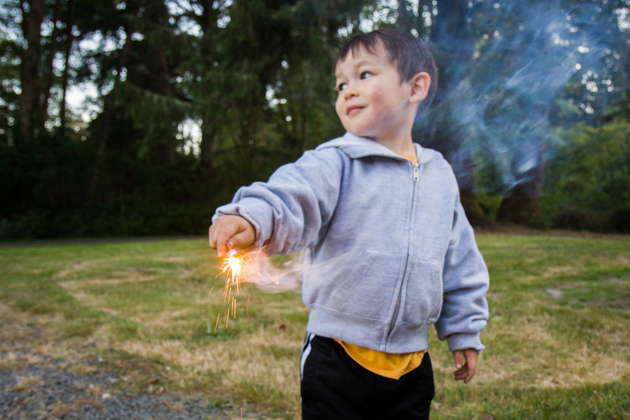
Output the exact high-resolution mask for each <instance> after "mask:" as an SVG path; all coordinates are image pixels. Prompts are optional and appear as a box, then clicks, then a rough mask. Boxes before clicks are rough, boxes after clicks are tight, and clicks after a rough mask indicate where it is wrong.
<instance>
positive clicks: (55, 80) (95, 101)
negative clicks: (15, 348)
mask: <svg viewBox="0 0 630 420" xmlns="http://www.w3.org/2000/svg"><path fill="white" fill-rule="evenodd" d="M55 3H56V2H51V1H48V2H45V7H46V10H45V16H44V22H43V25H42V27H41V28H40V32H41V34H40V35H41V40H40V41H39V42H40V45H39V46H38V47H39V48H35V49H33V50H30V52H33V53H34V54H39V57H37V59H36V60H34V62H36V63H38V69H37V73H38V78H37V80H35V79H34V78H32V77H27V76H26V73H25V72H24V69H23V68H22V64H23V63H22V61H23V58H24V57H25V53H26V49H25V47H26V46H27V44H28V42H27V38H28V37H27V35H28V34H27V33H25V32H24V31H25V30H26V25H23V24H22V22H23V21H24V20H25V19H26V18H27V17H28V16H23V14H24V13H27V10H28V8H21V7H20V5H21V2H18V1H17V0H7V1H5V2H3V3H2V5H1V6H0V12H1V13H0V79H1V80H2V83H0V202H2V206H0V238H2V239H28V238H53V237H88V236H126V235H160V236H161V235H171V234H202V233H204V232H205V231H206V229H207V226H208V224H209V223H210V217H211V215H212V214H213V211H214V208H215V207H216V206H218V205H221V204H224V203H226V202H228V201H230V199H231V197H232V195H233V193H234V192H235V191H236V190H237V189H238V188H239V187H241V186H242V185H246V184H249V183H251V182H254V181H259V180H266V179H267V178H268V177H269V175H270V174H271V173H272V172H273V171H274V170H275V169H276V168H277V167H279V166H280V165H282V164H285V163H287V162H290V161H294V160H295V159H297V158H298V157H299V156H300V155H301V154H302V153H303V152H304V151H305V150H307V149H311V148H313V147H315V146H317V145H318V144H319V143H321V142H322V141H325V140H328V139H331V138H334V137H336V136H337V135H340V134H342V133H343V128H342V127H341V125H340V123H339V120H338V118H337V116H336V113H335V110H334V106H333V103H334V99H335V95H336V93H335V91H334V86H333V84H334V83H333V82H334V74H333V68H332V65H333V59H334V57H335V54H336V52H337V50H338V48H339V47H340V45H341V44H343V43H344V42H345V41H347V40H348V38H349V37H351V36H352V35H354V34H357V33H360V32H361V31H363V30H366V29H368V28H373V29H376V28H379V27H381V28H389V27H401V28H404V29H405V30H410V31H411V32H412V33H414V34H417V35H418V36H422V37H426V38H427V39H430V40H431V41H430V42H431V43H432V44H433V47H435V48H434V50H435V53H436V55H437V58H438V61H440V62H444V65H443V66H442V68H441V69H440V70H441V72H442V73H441V81H440V83H442V87H443V88H447V89H450V88H453V89H455V90H456V93H457V95H460V96H461V97H462V98H463V99H464V100H459V99H456V100H453V98H451V103H450V104H448V101H447V105H448V106H447V107H446V108H448V107H450V110H451V111H448V110H447V111H448V112H446V113H445V114H446V115H442V116H441V117H440V118H442V119H441V120H440V121H442V123H440V124H438V126H436V125H435V124H436V121H437V122H439V121H438V120H439V119H434V118H433V117H430V118H429V119H428V121H424V123H425V125H426V127H425V129H426V130H428V131H429V132H428V133H427V135H426V136H425V135H423V136H419V137H421V138H419V141H422V142H423V144H425V142H427V144H429V145H430V147H435V148H438V149H440V150H442V148H443V150H442V151H446V152H449V153H444V154H445V155H447V158H449V156H448V155H449V154H450V155H455V154H456V153H457V152H458V151H459V150H460V149H461V150H463V151H464V152H466V153H468V152H469V151H470V158H471V159H472V161H473V162H474V168H475V170H474V172H473V176H472V178H474V184H475V190H476V193H477V198H478V201H479V204H480V208H481V209H482V210H483V211H484V212H485V213H486V215H488V216H489V217H490V218H495V217H496V215H497V213H498V210H499V206H500V198H501V196H502V194H503V193H504V191H505V189H506V187H507V183H508V182H509V179H508V178H509V176H507V175H509V173H510V171H511V170H512V169H513V168H512V167H513V166H517V165H515V164H514V163H513V164H511V163H510V161H511V160H514V159H515V157H518V151H514V150H512V149H513V146H514V145H515V144H517V143H519V142H525V141H527V135H524V134H523V133H528V132H529V131H527V130H529V129H530V128H531V127H543V126H545V125H546V122H547V116H548V121H549V123H550V124H551V125H552V126H553V127H557V128H556V129H555V131H554V132H553V136H552V138H551V140H550V143H549V145H548V150H550V151H551V152H552V156H553V157H554V159H553V160H552V161H550V162H549V164H548V167H547V172H546V176H547V178H548V179H547V180H546V184H545V208H546V211H545V214H543V215H542V216H541V217H539V219H536V221H535V223H536V224H537V225H538V226H551V225H554V224H555V225H556V226H564V227H573V228H578V229H592V230H606V231H612V230H615V231H627V230H628V229H629V228H628V225H629V224H630V221H629V219H630V210H629V204H628V199H627V194H628V190H627V185H628V183H627V170H626V169H625V168H626V164H625V161H626V160H627V141H626V142H625V143H624V141H622V140H620V139H621V138H624V139H626V140H627V135H626V134H625V131H624V130H625V128H623V127H624V124H627V122H628V121H629V120H630V112H629V110H630V108H629V107H628V105H627V104H628V101H627V98H628V84H627V79H628V78H627V71H626V70H624V69H626V68H628V66H627V60H628V45H629V44H628V42H626V41H627V36H628V33H629V32H628V31H627V30H622V28H621V27H620V26H619V25H611V24H610V22H613V21H614V22H616V21H617V19H618V17H619V16H620V15H619V13H618V10H619V9H620V8H623V7H627V5H625V3H623V2H619V1H613V2H607V3H606V4H601V5H600V6H598V7H591V6H592V5H591V4H581V3H580V4H579V5H577V3H576V7H570V5H573V3H566V4H565V3H562V4H560V3H556V2H554V3H553V4H551V5H550V6H549V7H546V6H544V7H541V6H538V5H536V4H535V2H526V3H522V2H521V3H522V4H521V3H518V2H503V3H497V4H496V5H495V4H494V3H487V2H472V3H470V5H468V4H464V3H461V4H460V3H458V7H459V6H461V8H459V9H457V10H459V11H461V12H462V13H461V14H459V15H457V16H455V14H453V15H449V16H446V17H447V18H449V17H453V19H454V20H452V21H451V22H450V25H452V26H450V27H449V28H452V29H453V30H452V31H450V30H447V31H444V32H440V31H438V30H437V29H436V26H437V25H438V22H441V20H440V18H439V16H442V17H444V16H445V15H440V14H438V16H436V15H434V14H433V11H434V9H435V10H444V8H445V7H446V8H447V9H448V7H449V4H450V3H449V2H447V1H441V0H440V1H438V2H437V3H430V2H426V1H422V2H410V1H408V0H400V1H398V2H394V3H392V2H382V1H375V0H344V1H341V2H332V1H315V0H299V1H292V2H285V1H273V2H272V1H264V0H255V1H250V0H230V1H228V0H219V1H207V0H190V1H186V2H179V1H171V0H161V1H152V2H140V1H137V0H132V1H127V2H111V1H105V0H72V1H66V2H60V4H61V8H60V10H59V14H58V16H57V15H55V13H54V4H55ZM530 6H536V7H530ZM578 6H579V7H578ZM552 12H553V13H552ZM554 13H555V14H554ZM556 15H557V16H561V17H563V19H562V21H563V22H564V17H566V16H569V17H571V25H574V28H573V27H572V26H571V25H569V26H566V25H563V26H562V27H561V28H559V27H558V28H557V34H558V36H560V37H561V38H562V37H565V38H566V39H568V40H569V41H567V42H569V44H570V47H567V46H566V45H565V44H564V43H562V42H553V39H552V37H550V36H549V34H547V33H546V32H545V31H544V30H543V31H541V30H540V27H541V22H542V20H541V19H543V18H544V19H543V20H545V22H547V23H549V22H551V23H553V22H554V19H555V17H557V16H556ZM55 16H56V17H55ZM429 17H430V18H429ZM55 19H57V21H56V22H55V21H54V20H55ZM446 20H448V19H446ZM552 26H553V25H552ZM52 28H57V30H53V29H52ZM602 28H607V30H604V29H602ZM608 29H610V30H608ZM436 34H439V36H437V35H436ZM31 35H32V34H31ZM454 36H458V37H459V36H464V37H465V38H466V39H465V42H464V40H462V39H457V38H453V37H454ZM438 38H439V39H438ZM563 39H564V38H563ZM583 40H585V41H583ZM578 41H579V42H580V43H583V42H586V44H588V46H589V47H591V48H592V51H591V52H590V53H589V54H586V53H580V56H579V59H580V65H581V66H582V71H575V70H573V69H574V68H576V67H575V63H573V62H571V63H569V64H570V66H569V67H567V68H568V69H569V70H571V71H570V72H568V73H566V74H564V73H563V74H562V77H561V78H560V79H561V80H568V82H567V83H566V84H565V85H564V86H560V85H557V84H554V83H552V82H554V81H555V80H556V79H553V80H552V79H549V78H548V76H549V74H548V73H549V72H548V71H547V70H551V69H552V68H553V69H556V68H557V67H558V66H556V64H557V63H558V57H563V56H566V54H567V52H568V51H569V49H571V48H572V49H575V46H576V45H577V44H576V42H578ZM595 41H596V42H595ZM33 42H35V41H33ZM538 43H542V44H545V43H546V44H545V45H546V46H549V45H550V46H551V49H549V48H546V47H545V48H542V47H541V45H542V44H541V45H539V44H538ZM547 44H549V45H547ZM545 45H543V46H545ZM464 46H465V47H466V48H464V49H465V50H466V51H465V52H464V53H463V54H461V53H462V51H463V50H462V51H460V53H456V52H455V50H456V49H458V48H463V47H464ZM515 46H517V47H515ZM469 47H470V48H469ZM567 48H568V49H567ZM454 49H455V50H454ZM563 54H564V55H563ZM571 57H572V56H571ZM51 59H54V63H55V66H54V68H51V67H48V66H49V63H51V62H52V61H51ZM560 61H562V60H560ZM560 64H562V65H567V62H564V61H562V63H560ZM559 67H562V66H559ZM559 67H558V68H559ZM562 68H563V69H564V68H565V67H562ZM51 69H52V70H51ZM597 69H601V71H598V70H597ZM565 70H566V69H565ZM551 73H553V72H551ZM551 73H550V74H551ZM553 74H555V73H553ZM526 76H527V77H526ZM560 79H558V80H560ZM461 80H463V81H464V82H463V83H461V84H459V85H458V82H459V81H461ZM35 82H37V83H35ZM532 82H536V83H532ZM587 82H588V85H587ZM508 84H509V85H510V86H508ZM90 85H91V86H94V87H95V88H96V97H94V98H92V99H87V100H86V104H87V103H88V102H89V103H90V105H91V107H92V111H91V113H92V115H91V117H90V121H89V122H84V121H83V119H82V117H81V116H80V115H75V114H73V111H70V110H66V111H65V112H62V109H64V108H65V106H64V105H65V103H64V102H63V98H64V96H67V95H66V94H68V93H69V88H70V87H72V88H75V89H76V88H78V87H81V86H90ZM26 86H31V87H34V88H36V87H37V86H39V88H38V89H39V92H36V96H37V97H38V100H36V101H35V102H38V104H36V105H35V108H38V109H36V110H34V111H33V112H31V113H30V114H29V115H28V118H27V119H26V120H24V118H23V117H24V115H21V114H20V113H21V105H20V100H21V95H22V92H21V90H22V89H23V88H25V87H26ZM48 87H49V88H48ZM519 89H520V90H519ZM47 98H48V100H47ZM458 98H459V96H458ZM537 98H538V99H540V98H543V99H545V100H544V101H542V102H545V103H546V102H553V105H552V106H549V109H546V108H545V107H544V106H542V107H541V106H539V104H540V103H541V101H539V100H538V99H537ZM67 101H68V98H66V102H67ZM44 102H46V103H44ZM532 104H534V106H533V108H532V107H529V108H527V107H525V105H532ZM460 105H461V108H460V107H459V106H460ZM589 107H590V108H589ZM591 108H592V109H594V111H593V113H591V114H589V113H588V112H587V111H586V110H587V109H589V110H590V109H591ZM444 109H445V107H442V113H443V114H444V112H443V110H444ZM531 109H535V112H534V114H536V115H537V117H538V119H539V122H541V124H529V123H528V121H531V117H532V112H530V111H531ZM78 111H79V110H74V112H78ZM547 111H548V114H547V113H546V112H547ZM437 112H438V113H439V112H441V111H439V110H438V111H437ZM589 112H590V111H589ZM31 114H32V115H31ZM62 114H63V115H62ZM528 118H529V119H528ZM23 121H27V122H30V123H31V126H32V129H31V130H30V131H31V132H30V133H27V134H28V135H27V137H28V139H29V141H28V142H26V141H22V138H21V136H23V135H24V133H22V131H21V128H22V123H23ZM580 121H581V122H582V124H581V125H576V124H577V123H578V122H580ZM191 122H194V123H195V124H198V125H199V127H200V130H201V136H200V137H199V136H196V137H195V136H187V135H186V134H185V133H184V130H183V127H184V126H187V125H190V123H191ZM593 127H597V128H593ZM598 130H599V131H598ZM515 133H516V134H515ZM519 133H520V134H519ZM624 136H625V137H624ZM542 138H543V137H542V136H540V137H539V139H542ZM462 139H465V141H464V142H463V143H462ZM538 146H540V147H541V148H542V147H544V144H543V143H542V142H540V143H538ZM451 152H452V153H451ZM450 157H452V156H450ZM624 159H625V160H624ZM461 162H464V166H466V165H467V163H466V162H468V159H467V158H464V159H462V160H461ZM471 167H472V166H471ZM466 170H467V171H470V167H469V168H468V169H466ZM467 174H468V172H467ZM562 174H567V177H563V175H562ZM464 178H466V177H465V176H464V177H462V179H464ZM600 186H601V188H600ZM471 202H476V201H475V200H471ZM476 208H479V206H476Z"/></svg>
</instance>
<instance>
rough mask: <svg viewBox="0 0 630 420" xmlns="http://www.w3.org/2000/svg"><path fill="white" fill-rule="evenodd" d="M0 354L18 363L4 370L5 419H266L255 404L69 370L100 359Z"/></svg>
mask: <svg viewBox="0 0 630 420" xmlns="http://www.w3.org/2000/svg"><path fill="white" fill-rule="evenodd" d="M0 358H1V359H3V360H6V359H8V358H10V359H11V360H12V362H13V363H15V366H19V368H17V369H5V368H3V369H2V370H0V418H2V419H11V420H13V419H15V420H17V419H20V420H21V419H69V418H78V419H117V420H118V419H142V420H145V419H146V420H149V419H169V420H171V419H172V420H184V419H239V418H241V411H240V410H241V409H242V410H243V412H242V413H243V414H242V418H243V419H263V418H267V417H266V416H265V413H264V412H262V411H258V410H256V409H255V407H248V406H245V407H230V406H226V407H210V406H209V405H208V404H207V402H205V401H204V400H203V399H202V398H201V396H195V397H189V396H180V395H173V394H159V393H160V388H159V387H157V386H156V387H151V386H150V387H149V389H150V391H153V390H155V391H154V393H144V394H135V393H125V392H124V391H123V392H120V391H112V390H111V389H112V388H120V387H119V386H117V382H119V381H120V380H121V379H120V378H118V377H116V376H115V375H114V374H113V373H111V372H108V371H107V370H103V369H97V370H95V371H93V372H90V373H89V374H81V373H73V372H71V371H69V370H68V366H72V364H75V363H81V364H88V365H97V364H98V361H97V360H88V359H83V360H80V361H78V362H77V361H74V362H72V361H68V360H64V359H53V358H51V357H49V356H42V355H37V354H34V353H32V352H30V351H28V350H26V351H20V352H15V351H13V352H11V354H10V355H9V354H6V353H0ZM34 359H35V360H38V361H37V362H33V360H34ZM104 390H106V391H107V392H103V391H104Z"/></svg>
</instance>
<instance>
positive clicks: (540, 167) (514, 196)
mask: <svg viewBox="0 0 630 420" xmlns="http://www.w3.org/2000/svg"><path fill="white" fill-rule="evenodd" d="M545 150H546V146H545V136H544V133H541V132H537V133H531V137H530V138H529V139H525V140H523V141H522V142H521V143H520V147H519V148H518V150H517V151H516V152H515V154H514V157H513V158H512V164H511V171H510V172H511V175H512V183H511V185H510V186H509V188H508V189H507V190H506V192H505V193H504V194H503V200H502V201H501V206H500V207H499V212H498V213H497V221H499V222H508V223H527V222H528V221H530V220H531V219H532V218H533V217H538V216H540V215H541V214H542V206H541V204H542V195H543V181H544V172H545V163H544V156H545Z"/></svg>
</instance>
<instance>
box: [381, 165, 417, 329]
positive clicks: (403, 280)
mask: <svg viewBox="0 0 630 420" xmlns="http://www.w3.org/2000/svg"><path fill="white" fill-rule="evenodd" d="M419 166H420V165H419V164H418V163H414V164H413V189H412V192H411V215H410V217H409V223H410V224H411V219H412V218H413V208H414V204H415V198H416V182H418V180H419V179H420V169H419ZM410 248H411V229H409V234H408V237H407V258H406V259H405V269H404V271H403V278H402V281H401V282H400V288H399V289H398V297H397V298H396V307H395V308H394V315H393V316H392V320H391V321H390V323H389V330H388V331H387V341H389V337H390V336H391V334H392V331H393V330H394V326H395V325H396V318H398V312H399V311H400V300H401V298H402V289H403V284H404V282H405V276H406V275H407V267H408V266H409V249H410Z"/></svg>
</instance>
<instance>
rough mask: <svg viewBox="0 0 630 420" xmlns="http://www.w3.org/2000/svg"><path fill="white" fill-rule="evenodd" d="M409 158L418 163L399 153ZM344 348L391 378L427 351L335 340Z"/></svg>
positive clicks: (419, 361)
mask: <svg viewBox="0 0 630 420" xmlns="http://www.w3.org/2000/svg"><path fill="white" fill-rule="evenodd" d="M400 156H402V157H405V158H407V159H409V160H410V161H411V162H412V163H413V164H416V163H418V158H417V157H416V156H414V155H400ZM335 341H337V342H338V343H339V344H341V346H342V347H343V348H344V350H345V351H346V353H347V354H348V356H350V357H351V358H352V360H354V361H355V362H357V363H358V364H360V365H361V366H363V367H364V368H366V369H367V370H369V371H370V372H374V373H376V374H377V375H381V376H384V377H386V378H391V379H400V377H401V376H403V375H404V374H405V373H409V372H411V371H412V370H414V369H415V368H417V367H418V366H420V365H421V364H422V358H423V357H424V354H425V353H426V352H427V351H426V350H421V351H417V352H413V353H401V354H393V353H383V352H381V351H376V350H372V349H368V348H365V347H360V346H356V345H354V344H350V343H346V342H344V341H340V340H335Z"/></svg>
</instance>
